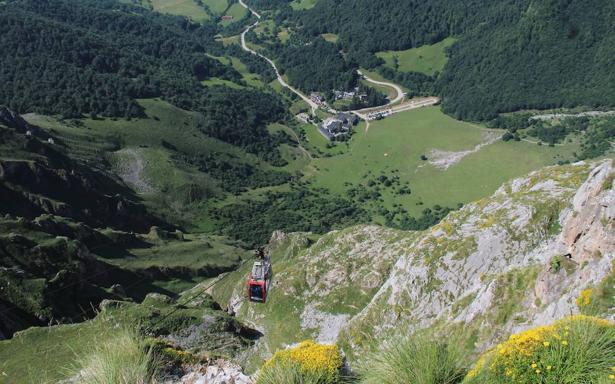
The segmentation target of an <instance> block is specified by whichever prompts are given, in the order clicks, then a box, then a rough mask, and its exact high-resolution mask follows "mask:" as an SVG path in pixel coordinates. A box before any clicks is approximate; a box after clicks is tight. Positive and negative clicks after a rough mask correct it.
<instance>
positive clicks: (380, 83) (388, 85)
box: [357, 71, 405, 105]
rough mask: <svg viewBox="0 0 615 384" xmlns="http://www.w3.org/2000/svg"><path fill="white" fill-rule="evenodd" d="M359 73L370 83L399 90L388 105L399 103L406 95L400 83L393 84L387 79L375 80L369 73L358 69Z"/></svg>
mask: <svg viewBox="0 0 615 384" xmlns="http://www.w3.org/2000/svg"><path fill="white" fill-rule="evenodd" d="M357 73H358V74H359V75H361V76H362V77H363V78H364V79H365V80H367V81H368V82H370V83H373V84H378V85H384V86H385V87H389V88H393V89H394V90H395V91H396V92H397V96H395V98H394V99H393V100H390V101H389V102H388V103H387V105H391V104H397V103H399V102H401V101H402V100H403V99H404V96H405V94H404V91H403V90H402V89H401V87H400V86H399V85H397V84H393V83H389V82H386V81H378V80H374V79H372V78H370V77H368V76H367V75H365V74H364V73H363V72H361V71H357Z"/></svg>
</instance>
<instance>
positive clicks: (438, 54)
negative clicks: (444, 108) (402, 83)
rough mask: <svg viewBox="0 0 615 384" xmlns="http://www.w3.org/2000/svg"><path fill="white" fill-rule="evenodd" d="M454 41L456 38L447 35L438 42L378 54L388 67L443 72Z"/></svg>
mask: <svg viewBox="0 0 615 384" xmlns="http://www.w3.org/2000/svg"><path fill="white" fill-rule="evenodd" d="M454 42H455V39H454V38H452V37H447V38H446V39H444V40H442V41H440V42H439V43H436V44H432V45H423V46H421V47H418V48H412V49H407V50H405V51H384V52H378V53H377V54H376V56H378V57H380V58H381V59H383V60H384V61H385V63H386V64H385V65H386V66H387V67H390V68H392V69H397V70H399V71H401V72H420V73H424V74H426V75H433V74H434V73H435V72H441V71H442V69H443V68H444V65H445V64H446V61H447V60H448V58H447V57H446V49H447V48H448V47H450V46H451V45H453V43H454ZM396 60H397V63H396V62H395V61H396Z"/></svg>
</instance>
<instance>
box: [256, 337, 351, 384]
mask: <svg viewBox="0 0 615 384" xmlns="http://www.w3.org/2000/svg"><path fill="white" fill-rule="evenodd" d="M342 363H343V361H342V355H341V354H340V351H339V349H338V347H337V346H336V345H324V344H318V343H315V342H313V341H311V340H306V341H303V342H301V343H299V345H297V346H296V347H294V348H291V349H287V350H283V351H277V352H276V353H275V354H274V355H273V357H272V358H271V359H270V360H269V361H267V362H266V363H265V365H264V366H263V368H262V370H261V372H260V374H259V377H258V381H257V383H259V384H260V383H270V382H271V383H274V382H276V379H274V377H277V380H284V381H283V382H285V383H294V382H300V383H318V384H334V383H338V382H339V381H340V369H341V368H342Z"/></svg>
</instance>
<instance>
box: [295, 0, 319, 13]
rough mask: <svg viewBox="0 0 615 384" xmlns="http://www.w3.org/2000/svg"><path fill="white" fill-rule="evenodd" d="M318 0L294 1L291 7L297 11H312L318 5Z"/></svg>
mask: <svg viewBox="0 0 615 384" xmlns="http://www.w3.org/2000/svg"><path fill="white" fill-rule="evenodd" d="M316 2H318V0H294V1H293V2H291V3H290V6H291V7H292V8H293V9H294V10H295V11H298V10H302V9H310V8H312V7H314V6H315V5H316Z"/></svg>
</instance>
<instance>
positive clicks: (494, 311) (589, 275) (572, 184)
mask: <svg viewBox="0 0 615 384" xmlns="http://www.w3.org/2000/svg"><path fill="white" fill-rule="evenodd" d="M614 175H615V171H614V169H613V162H612V161H611V160H606V161H603V162H601V163H592V164H589V163H577V164H572V165H566V166H554V167H548V168H545V169H542V170H540V171H537V172H534V173H531V174H530V175H528V176H527V177H523V178H520V179H516V180H513V181H511V182H509V183H506V184H505V185H503V186H502V187H501V188H500V189H499V190H498V191H497V192H496V193H495V194H494V195H493V196H491V197H488V198H485V199H482V200H479V201H477V202H475V203H472V204H468V205H466V206H465V207H463V208H462V209H460V210H459V211H456V212H453V213H451V214H449V216H447V217H446V218H445V219H444V220H442V222H441V223H440V224H438V225H436V226H435V227H433V228H431V229H429V230H427V231H423V232H404V231H397V230H392V229H388V228H382V227H378V226H358V227H353V228H348V229H345V230H342V231H335V232H332V233H329V234H327V235H324V236H322V237H320V238H319V239H318V240H317V241H316V242H315V243H311V242H310V241H308V239H309V238H310V235H306V234H282V233H276V234H274V236H273V238H272V242H271V244H270V248H271V250H272V255H273V273H274V279H273V288H272V290H271V292H270V297H269V301H268V303H267V305H264V306H263V305H260V304H254V303H249V302H246V301H244V300H243V299H242V297H243V289H244V287H243V281H244V280H243V279H245V274H247V272H248V271H247V269H246V270H242V271H239V272H238V273H237V275H236V277H237V278H238V280H239V283H238V285H237V287H236V288H235V291H234V293H233V295H232V297H231V300H230V302H231V304H232V306H233V309H234V311H235V312H236V313H237V316H238V318H239V319H240V321H245V322H247V323H248V324H254V326H255V327H258V328H259V330H260V331H261V332H263V333H264V337H263V339H262V340H261V342H260V343H259V345H257V352H260V353H261V356H262V357H263V358H266V357H267V356H269V355H270V353H271V351H273V350H275V349H276V348H280V347H283V346H284V345H285V344H291V343H294V342H297V341H300V340H302V339H305V338H315V339H318V340H320V341H323V342H334V341H337V342H339V343H340V345H341V346H342V347H344V348H345V350H346V352H347V353H348V354H349V358H350V360H352V359H353V358H354V357H356V356H354V355H357V354H361V353H362V351H364V350H365V349H366V348H368V347H369V346H371V345H374V344H379V343H382V342H384V341H385V340H387V339H389V338H391V337H399V335H400V334H408V333H411V332H413V331H415V330H418V329H422V328H429V327H438V326H442V325H443V324H446V325H447V326H450V325H451V324H463V326H464V329H465V330H467V332H468V334H471V335H473V339H474V340H475V341H476V347H477V348H478V349H479V350H480V349H484V348H488V347H489V346H491V345H492V344H493V343H494V342H495V341H498V340H500V339H501V338H503V337H506V336H507V335H508V334H510V333H511V332H516V331H519V330H521V329H525V328H528V327H530V326H535V325H538V324H544V323H548V322H551V321H552V320H554V319H557V318H561V317H563V316H565V315H567V314H570V313H571V312H573V313H574V312H578V311H579V309H578V308H577V306H576V302H575V300H576V298H577V297H578V295H579V293H580V291H581V290H583V289H585V288H588V287H592V286H596V285H598V284H600V283H601V282H602V281H603V280H604V279H605V278H607V276H609V275H611V274H612V273H613V262H614V259H615V239H614V236H615V228H614V220H615V189H614V187H613V176H614ZM214 292H215V289H214ZM607 315H608V314H607ZM374 341H376V343H374Z"/></svg>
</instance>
